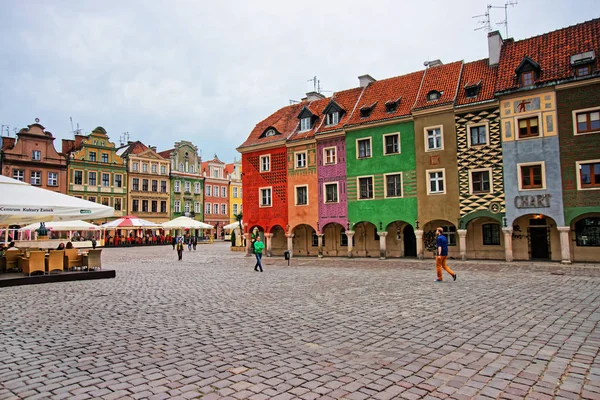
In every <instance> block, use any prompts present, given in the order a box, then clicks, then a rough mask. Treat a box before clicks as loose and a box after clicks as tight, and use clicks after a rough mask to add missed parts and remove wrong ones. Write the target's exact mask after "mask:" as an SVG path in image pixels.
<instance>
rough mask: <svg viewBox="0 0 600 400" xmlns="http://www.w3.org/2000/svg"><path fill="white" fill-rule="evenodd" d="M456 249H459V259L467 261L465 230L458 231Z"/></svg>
mask: <svg viewBox="0 0 600 400" xmlns="http://www.w3.org/2000/svg"><path fill="white" fill-rule="evenodd" d="M457 232H458V247H459V249H460V258H461V259H462V260H463V261H465V260H466V259H467V230H466V229H458V230H457Z"/></svg>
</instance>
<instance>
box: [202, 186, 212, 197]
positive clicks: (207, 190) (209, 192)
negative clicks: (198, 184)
mask: <svg viewBox="0 0 600 400" xmlns="http://www.w3.org/2000/svg"><path fill="white" fill-rule="evenodd" d="M211 189H212V186H210V185H206V186H205V187H204V192H205V193H206V195H207V196H212V194H211Z"/></svg>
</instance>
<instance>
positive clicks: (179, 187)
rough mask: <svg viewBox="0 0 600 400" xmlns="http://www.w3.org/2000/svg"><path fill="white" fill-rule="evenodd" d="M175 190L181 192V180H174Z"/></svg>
mask: <svg viewBox="0 0 600 400" xmlns="http://www.w3.org/2000/svg"><path fill="white" fill-rule="evenodd" d="M173 192H175V193H181V181H179V180H177V181H174V182H173Z"/></svg>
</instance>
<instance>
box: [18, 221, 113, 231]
mask: <svg viewBox="0 0 600 400" xmlns="http://www.w3.org/2000/svg"><path fill="white" fill-rule="evenodd" d="M45 226H46V229H48V230H49V231H99V230H101V229H102V228H101V227H99V226H98V225H94V224H90V223H89V222H85V221H55V222H47V223H46V224H45ZM39 227H40V223H39V222H34V223H33V224H29V225H27V226H24V227H23V228H21V229H19V232H25V231H35V230H36V229H38V228H39Z"/></svg>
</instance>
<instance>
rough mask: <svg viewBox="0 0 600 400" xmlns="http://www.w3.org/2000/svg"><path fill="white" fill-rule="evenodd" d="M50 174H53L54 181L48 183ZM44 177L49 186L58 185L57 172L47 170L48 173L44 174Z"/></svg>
mask: <svg viewBox="0 0 600 400" xmlns="http://www.w3.org/2000/svg"><path fill="white" fill-rule="evenodd" d="M50 174H53V175H54V179H53V181H54V183H50ZM46 179H47V183H48V186H50V187H57V186H58V172H53V171H48V173H47V174H46Z"/></svg>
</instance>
